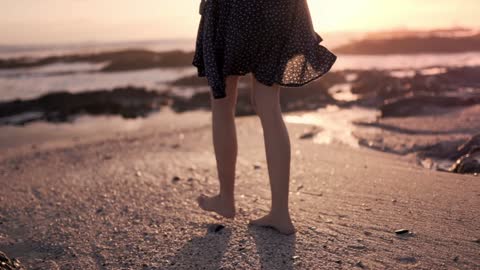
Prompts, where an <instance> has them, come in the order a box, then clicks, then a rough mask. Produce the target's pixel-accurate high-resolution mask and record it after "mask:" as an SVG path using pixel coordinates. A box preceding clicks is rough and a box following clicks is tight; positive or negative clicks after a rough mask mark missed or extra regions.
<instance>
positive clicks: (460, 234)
mask: <svg viewBox="0 0 480 270" xmlns="http://www.w3.org/2000/svg"><path fill="white" fill-rule="evenodd" d="M182 119H183V120H182V124H180V125H169V124H168V121H167V120H164V121H163V122H162V121H158V122H157V123H155V122H151V123H150V125H149V126H146V127H144V128H141V129H139V130H136V131H132V132H128V133H126V132H123V133H122V132H119V133H115V134H104V136H101V137H96V138H95V139H91V140H88V139H86V138H85V137H83V138H82V139H80V140H78V139H77V140H74V139H71V138H66V139H64V140H63V141H60V140H58V141H57V142H55V143H51V144H39V145H37V146H36V147H35V148H31V147H30V148H28V147H25V148H16V149H14V150H11V151H9V152H8V155H2V156H1V158H0V185H1V186H2V192H1V193H0V250H1V251H3V252H5V253H6V254H7V255H8V256H9V257H10V258H13V257H15V258H17V259H19V260H20V262H21V263H22V264H23V265H24V266H25V267H26V268H27V269H478V268H479V267H480V259H479V258H480V226H479V221H480V220H479V219H478V217H479V216H480V208H479V207H478V206H479V205H480V182H479V181H478V177H474V176H470V175H460V174H453V173H444V172H438V171H433V170H427V169H424V168H421V167H419V166H412V164H411V162H412V161H411V160H409V159H408V158H407V157H399V156H397V155H393V154H389V153H382V152H378V151H374V150H371V149H367V148H352V147H350V146H347V145H342V144H329V145H321V144H314V143H313V142H312V140H311V139H299V137H300V136H301V135H302V134H304V132H305V130H306V129H308V128H309V127H308V126H306V125H301V124H292V123H289V124H288V127H289V131H290V136H291V141H292V175H291V177H292V180H291V186H290V188H291V207H292V212H293V219H294V223H295V225H296V227H297V229H298V232H297V234H296V235H294V236H282V235H279V234H278V233H276V232H275V231H273V230H271V229H265V228H257V227H249V226H247V222H248V220H249V219H252V218H255V217H257V216H260V215H261V214H264V213H265V211H266V210H267V209H268V206H269V205H268V204H269V196H270V195H269V186H268V177H267V171H266V163H265V153H264V146H263V138H262V133H261V129H260V123H259V120H258V119H257V118H256V117H255V116H247V117H242V118H238V119H237V125H238V127H237V128H238V136H239V138H238V140H239V156H238V163H237V182H236V199H237V208H238V216H237V218H236V219H235V220H234V221H231V220H223V219H220V218H218V217H217V216H215V215H214V214H209V213H205V212H202V211H201V210H200V209H199V208H198V207H197V206H196V203H195V198H196V197H197V195H198V194H199V193H202V192H205V193H208V194H213V193H214V192H215V191H216V188H217V179H216V171H215V157H214V154H213V147H212V146H211V133H210V128H211V126H210V119H209V113H208V112H200V111H197V112H189V113H186V114H184V115H182ZM169 121H175V122H176V123H178V119H175V118H172V119H171V120H169ZM398 230H408V231H398ZM396 231H397V233H396Z"/></svg>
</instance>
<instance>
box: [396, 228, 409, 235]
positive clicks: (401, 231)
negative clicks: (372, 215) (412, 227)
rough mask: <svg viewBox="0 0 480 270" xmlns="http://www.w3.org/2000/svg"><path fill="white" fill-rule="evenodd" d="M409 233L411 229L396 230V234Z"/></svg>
mask: <svg viewBox="0 0 480 270" xmlns="http://www.w3.org/2000/svg"><path fill="white" fill-rule="evenodd" d="M408 233H410V231H409V230H407V229H400V230H396V231H395V234H399V235H404V234H408Z"/></svg>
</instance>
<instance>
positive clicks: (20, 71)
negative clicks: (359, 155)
mask: <svg viewBox="0 0 480 270" xmlns="http://www.w3.org/2000/svg"><path fill="white" fill-rule="evenodd" d="M194 42H195V41H194V40H193V39H182V40H164V41H143V42H117V43H102V44H97V43H83V44H75V45H42V46H0V59H8V58H19V57H26V58H36V57H47V56H58V55H65V54H82V53H93V52H104V51H117V50H123V49H147V50H152V51H158V52H162V51H171V50H183V51H192V50H193V49H194ZM337 44H340V42H339V41H335V40H333V41H330V43H328V44H327V45H326V46H327V47H329V48H331V47H332V48H334V47H335V46H336V45H337ZM106 64H108V63H88V62H76V63H55V64H50V65H45V66H40V67H32V68H17V69H0V101H9V100H15V99H32V98H36V97H39V96H41V95H45V94H47V93H51V92H58V91H68V92H72V93H76V92H85V91H93V90H98V89H113V88H116V87H123V86H137V87H143V88H147V89H150V90H155V91H159V92H161V91H165V90H167V89H168V88H169V85H168V83H169V82H171V81H174V80H177V79H180V78H182V77H185V76H191V75H194V74H196V69H195V68H194V67H193V66H190V67H182V68H154V69H146V70H132V71H121V72H108V73H107V72H100V70H101V69H102V68H103V67H104V66H105V65H106ZM479 65H480V53H472V52H468V53H453V54H415V55H382V56H378V55H375V56H374V55H341V54H339V55H338V61H337V63H336V64H335V66H334V68H333V70H334V71H339V70H371V69H377V70H390V71H391V72H392V75H393V76H409V74H413V71H415V70H417V71H418V70H420V71H422V70H424V72H432V71H433V72H441V70H442V69H439V67H461V66H479Z"/></svg>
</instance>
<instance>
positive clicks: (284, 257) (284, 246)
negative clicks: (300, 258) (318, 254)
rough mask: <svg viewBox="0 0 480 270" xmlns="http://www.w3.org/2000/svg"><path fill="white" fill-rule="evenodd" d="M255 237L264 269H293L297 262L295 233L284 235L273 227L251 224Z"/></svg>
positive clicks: (250, 231)
mask: <svg viewBox="0 0 480 270" xmlns="http://www.w3.org/2000/svg"><path fill="white" fill-rule="evenodd" d="M248 231H249V233H250V235H252V237H253V238H254V239H255V245H256V246H257V252H258V255H259V256H260V263H261V268H262V269H267V270H268V269H286V270H288V269H293V268H294V263H295V257H294V256H295V242H296V237H295V235H289V236H286V235H282V234H279V233H278V232H276V231H275V230H273V229H269V228H262V227H257V226H249V227H248Z"/></svg>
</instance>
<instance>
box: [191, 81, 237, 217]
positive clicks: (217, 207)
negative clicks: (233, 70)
mask: <svg viewBox="0 0 480 270" xmlns="http://www.w3.org/2000/svg"><path fill="white" fill-rule="evenodd" d="M237 85H238V76H229V77H227V79H226V91H227V97H225V98H222V99H214V98H213V96H211V107H212V134H213V146H214V150H215V158H216V160H217V174H218V179H219V181H220V193H219V194H218V195H217V196H214V197H206V196H205V195H201V196H200V197H199V198H198V204H199V206H200V208H202V209H203V210H206V211H212V212H216V213H217V214H219V215H222V216H224V217H227V218H233V217H234V216H235V203H234V185H235V165H236V161H237V133H236V129H235V105H236V103H237Z"/></svg>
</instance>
